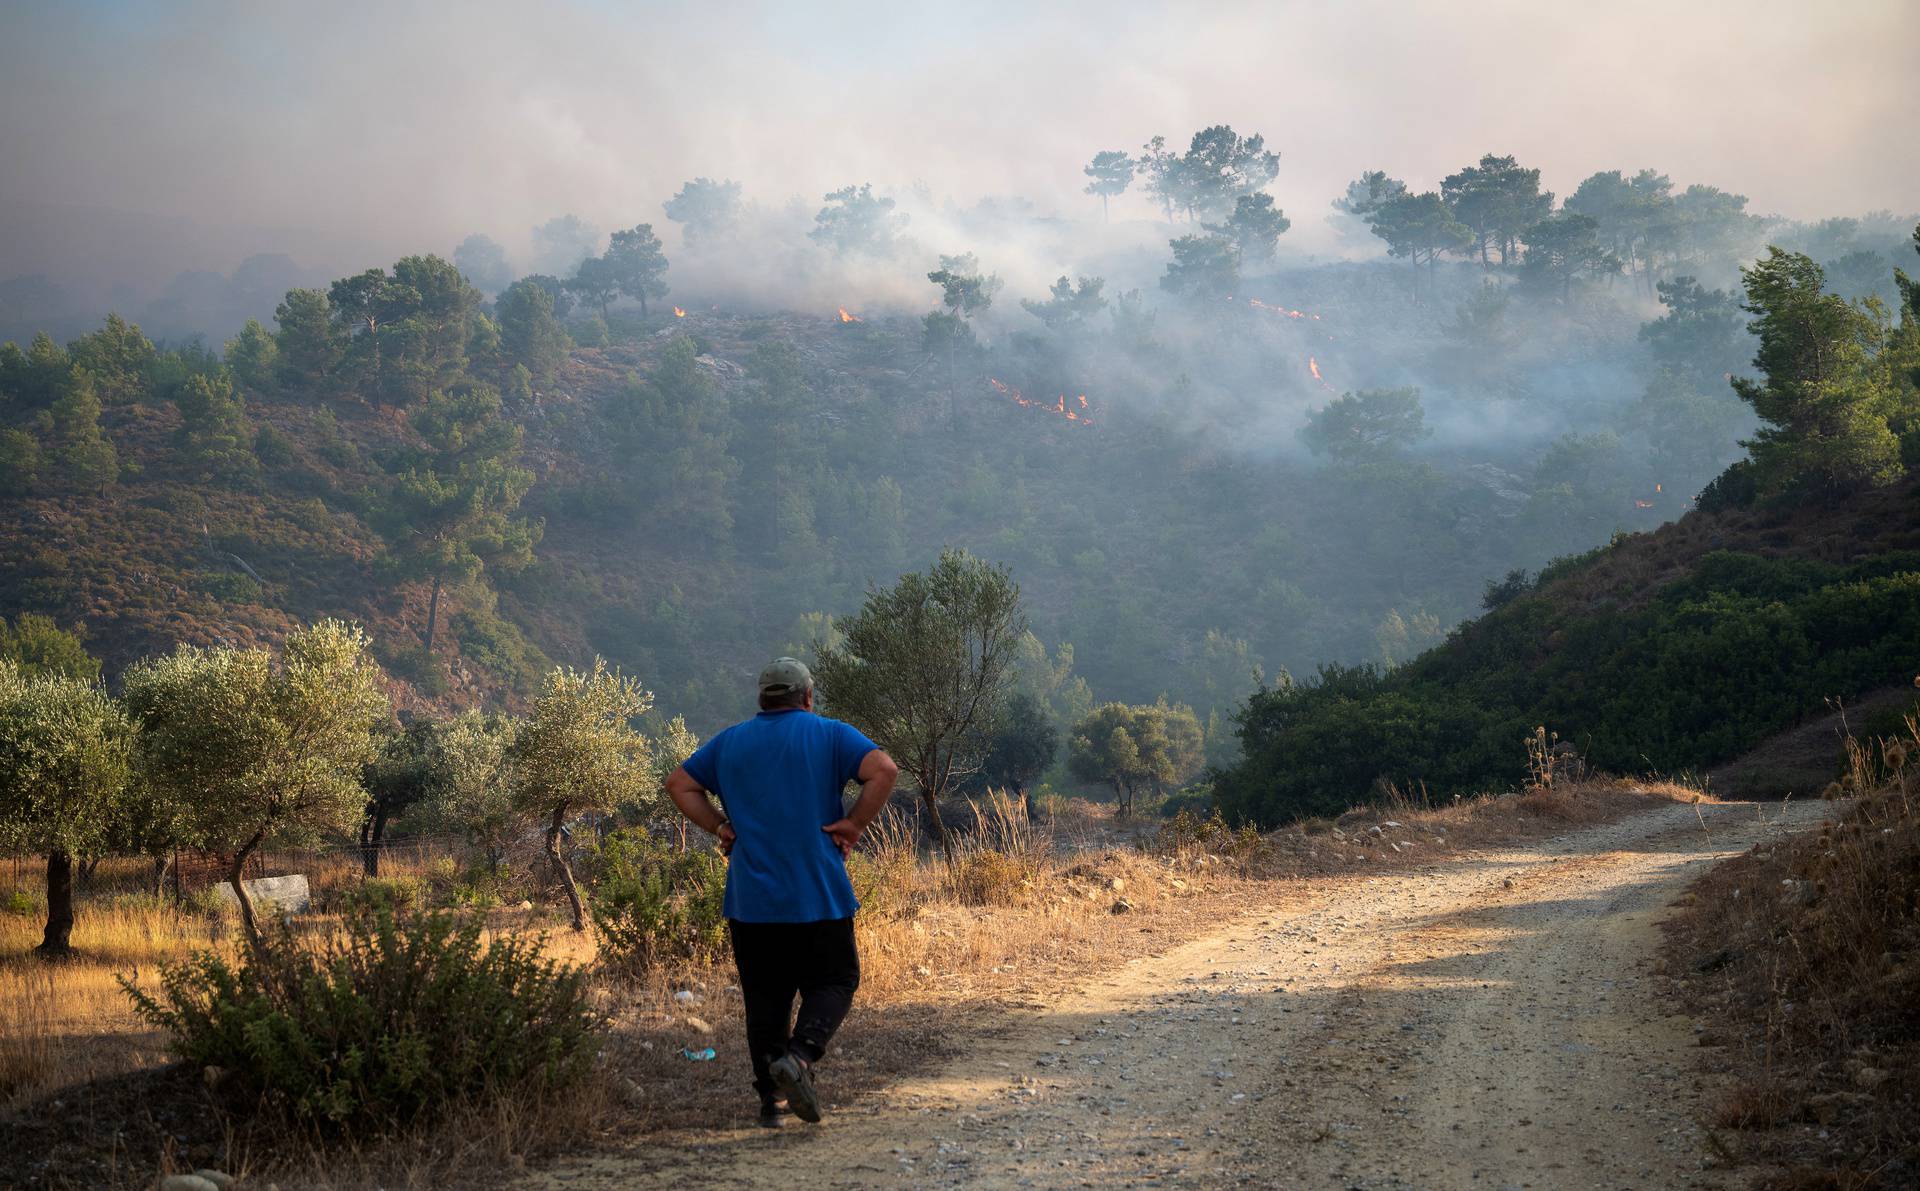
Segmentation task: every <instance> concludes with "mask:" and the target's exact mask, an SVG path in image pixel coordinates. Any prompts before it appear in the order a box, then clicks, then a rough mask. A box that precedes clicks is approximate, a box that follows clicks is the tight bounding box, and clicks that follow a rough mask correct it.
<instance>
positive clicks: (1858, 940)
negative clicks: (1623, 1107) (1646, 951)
mask: <svg viewBox="0 0 1920 1191" xmlns="http://www.w3.org/2000/svg"><path fill="white" fill-rule="evenodd" d="M1849 759H1850V764H1849V770H1848V774H1847V776H1846V777H1845V778H1844V779H1843V780H1842V781H1841V782H1839V783H1836V784H1835V785H1834V786H1833V787H1832V788H1831V789H1830V790H1829V794H1830V795H1831V796H1836V797H1845V798H1848V799H1849V800H1850V801H1849V804H1848V806H1847V807H1846V809H1845V810H1844V811H1843V812H1842V813H1841V815H1840V816H1839V817H1838V819H1837V820H1836V821H1835V822H1834V823H1832V824H1831V825H1829V826H1828V827H1826V828H1824V829H1822V831H1821V832H1820V833H1818V834H1817V835H1815V836H1809V837H1802V838H1799V839H1796V840H1793V841H1792V842H1790V843H1787V844H1785V845H1781V846H1773V845H1762V846H1761V847H1758V848H1756V849H1754V851H1753V852H1751V853H1748V854H1747V855H1745V856H1742V857H1739V858H1736V859H1735V860H1733V861H1730V862H1728V863H1727V864H1725V865H1722V866H1720V867H1719V868H1717V869H1716V870H1715V871H1714V872H1713V873H1711V874H1710V875H1709V876H1708V877H1706V878H1704V879H1703V880H1702V881H1701V882H1699V883H1698V884H1697V885H1696V886H1695V887H1694V889H1693V890H1692V891H1691V893H1690V894H1689V896H1688V899H1687V901H1688V903H1689V909H1688V910H1687V911H1686V912H1685V913H1684V914H1683V915H1682V916H1680V918H1679V919H1678V920H1677V921H1676V923H1675V925H1674V928H1673V937H1672V940H1671V942H1670V946H1669V955H1668V966H1669V969H1670V970H1671V971H1674V972H1677V973H1680V974H1681V975H1682V978H1683V980H1684V982H1685V989H1686V992H1687V995H1688V997H1689V999H1690V1001H1691V1002H1692V1003H1693V1005H1694V1007H1695V1009H1696V1012H1697V1013H1698V1015H1699V1016H1701V1017H1703V1018H1705V1019H1707V1020H1710V1021H1714V1022H1715V1023H1716V1025H1715V1026H1714V1028H1712V1029H1711V1030H1710V1031H1709V1032H1708V1033H1707V1034H1705V1035H1703V1036H1702V1042H1703V1044H1705V1045H1709V1046H1713V1047H1722V1046H1724V1047H1725V1048H1726V1050H1725V1051H1724V1052H1723V1053H1724V1054H1725V1060H1724V1061H1725V1064H1726V1067H1727V1069H1728V1071H1729V1073H1730V1074H1731V1076H1732V1077H1733V1078H1732V1083H1731V1086H1730V1088H1729V1090H1728V1091H1727V1093H1726V1095H1725V1097H1724V1099H1723V1102H1722V1103H1721V1105H1720V1106H1719V1108H1718V1109H1717V1111H1716V1112H1715V1114H1714V1123H1715V1124H1716V1125H1718V1126H1719V1127H1721V1128H1727V1129H1740V1130H1747V1131H1750V1132H1749V1133H1748V1134H1747V1137H1746V1145H1745V1147H1744V1148H1745V1149H1746V1150H1747V1151H1748V1156H1749V1157H1751V1158H1752V1159H1753V1160H1755V1161H1758V1162H1762V1163H1765V1164H1766V1166H1767V1170H1766V1173H1765V1174H1763V1175H1762V1176H1761V1178H1760V1179H1759V1180H1758V1185H1760V1186H1765V1187H1777V1188H1801V1187H1808V1188H1810V1187H1834V1188H1853V1187H1875V1186H1912V1185H1914V1182H1915V1180H1916V1179H1920V1112H1917V1111H1916V1104H1915V1102H1914V1088H1915V1087H1916V1086H1917V1082H1916V1081H1920V916H1917V914H1920V816H1917V815H1916V810H1920V805H1917V804H1920V721H1909V723H1908V731H1907V732H1906V734H1905V735H1904V736H1903V737H1901V738H1897V739H1896V738H1889V739H1886V740H1882V741H1878V742H1874V743H1873V744H1871V745H1861V744H1858V743H1851V745H1850V749H1849Z"/></svg>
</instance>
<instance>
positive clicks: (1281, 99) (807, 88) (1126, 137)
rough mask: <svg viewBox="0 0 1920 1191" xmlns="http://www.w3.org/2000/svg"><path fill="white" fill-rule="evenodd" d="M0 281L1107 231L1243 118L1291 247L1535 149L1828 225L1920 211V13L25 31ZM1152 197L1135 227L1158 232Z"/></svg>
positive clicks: (1546, 7) (596, 19) (797, 17)
mask: <svg viewBox="0 0 1920 1191" xmlns="http://www.w3.org/2000/svg"><path fill="white" fill-rule="evenodd" d="M5 25H6V29H7V34H6V36H5V37H3V38H0V160H4V162H5V163H6V165H5V169H4V171H0V274H5V273H13V272H20V271H24V270H27V269H38V270H47V271H56V272H57V271H58V270H59V269H60V267H61V264H62V262H61V261H59V260H49V259H47V258H48V256H49V255H50V254H53V255H58V254H63V253H65V254H78V255H84V254H85V252H86V251H87V249H88V243H87V238H86V237H84V236H81V237H78V238H72V237H69V238H61V237H49V236H45V235H39V234H36V232H35V228H36V226H38V225H37V224H36V223H35V221H36V220H39V221H42V222H43V223H44V221H45V220H47V219H48V218H50V214H49V213H55V214H60V213H67V214H71V213H76V212H87V211H107V212H121V213H125V212H137V213H140V214H142V215H143V216H152V217H157V218H159V219H161V220H163V221H168V222H165V223H164V224H163V226H167V227H174V228H177V229H181V230H180V234H179V236H178V242H179V244H180V245H181V246H182V248H181V251H183V252H184V251H186V250H187V247H188V246H191V248H192V250H193V251H195V252H201V253H208V252H221V251H225V252H229V253H230V254H231V255H230V257H229V258H228V259H212V260H207V261H205V262H204V264H205V265H206V266H207V267H214V268H222V269H224V268H230V267H231V266H232V264H233V263H234V261H235V260H237V259H238V257H239V255H242V254H244V253H246V252H251V251H272V250H289V251H294V252H296V253H299V254H303V259H307V260H316V261H326V262H327V263H332V262H334V261H339V262H340V263H342V264H343V265H346V264H360V263H373V262H376V261H383V260H389V259H392V257H393V256H395V255H397V254H399V253H403V252H409V251H441V252H445V251H448V250H449V249H450V248H451V247H452V245H453V244H454V243H456V242H457V241H458V240H459V238H460V237H462V236H464V235H465V234H466V233H467V232H470V231H476V230H477V231H485V232H488V233H490V234H492V235H494V236H495V237H496V238H499V239H501V240H502V241H503V242H505V243H507V244H508V246H509V248H510V250H511V249H516V248H518V247H519V246H521V245H523V244H524V243H525V240H526V236H527V230H528V228H530V227H531V225H533V224H534V223H536V222H539V221H542V220H544V219H546V218H548V217H550V216H552V215H555V214H558V213H560V212H566V211H571V212H577V213H578V214H580V215H581V216H583V217H585V218H586V219H588V220H590V221H592V222H594V223H596V224H598V225H599V226H600V227H601V228H603V229H606V228H612V227H616V226H627V225H630V224H632V223H636V222H641V221H651V222H654V223H656V224H660V225H664V224H665V223H666V221H665V220H664V218H663V216H662V215H661V211H660V203H661V201H662V200H663V199H665V198H666V197H667V196H668V195H670V194H671V193H672V192H673V191H674V190H675V189H676V188H677V187H678V186H679V184H680V183H681V182H682V181H684V180H685V179H687V178H689V177H692V176H695V175H706V176H712V177H723V176H724V177H732V178H737V179H739V180H740V181H742V182H743V183H745V186H746V191H747V193H748V195H749V196H750V197H752V198H754V199H756V200H757V201H759V202H760V203H762V204H765V205H769V206H779V205H782V204H785V203H788V202H789V201H791V200H793V199H794V198H795V197H796V196H798V197H799V198H800V199H801V200H802V201H805V202H807V203H808V204H810V205H817V201H818V198H819V195H820V194H821V193H822V192H823V191H825V190H828V189H831V188H833V187H837V186H840V185H843V184H846V183H848V182H857V181H872V182H873V183H875V184H876V186H877V187H880V188H882V189H887V188H892V189H894V190H905V189H907V188H910V187H914V186H916V185H919V186H921V187H924V188H925V190H927V191H930V192H931V193H932V194H933V195H934V196H937V197H938V198H940V199H943V200H944V199H949V198H950V199H951V200H952V201H954V202H956V203H959V204H963V205H964V204H970V203H972V202H975V201H977V200H979V199H981V198H983V197H988V196H1012V195H1019V196H1024V197H1026V198H1027V199H1029V200H1031V201H1032V203H1033V204H1034V207H1035V209H1036V210H1037V211H1039V212H1040V213H1042V214H1055V213H1057V214H1061V215H1065V216H1069V217H1072V218H1079V219H1095V218H1097V217H1098V202H1097V200H1095V199H1092V198H1090V197H1088V196H1085V195H1083V194H1081V193H1080V187H1081V185H1082V184H1083V183H1084V181H1085V179H1084V178H1083V177H1082V176H1081V174H1080V168H1081V166H1082V165H1083V164H1084V163H1085V162H1086V161H1087V159H1088V158H1089V157H1091V155H1092V154H1093V153H1094V152H1095V151H1096V150H1100V149H1109V148H1117V149H1126V150H1130V151H1131V150H1136V149H1137V148H1138V147H1139V146H1140V144H1141V143H1142V142H1143V141H1144V140H1145V139H1146V138H1147V137H1149V136H1151V135H1153V134H1155V133H1163V134H1165V135H1166V136H1167V137H1168V139H1169V140H1170V141H1172V142H1175V143H1180V144H1184V142H1185V140H1186V138H1187V136H1188V135H1189V134H1191V132H1192V131H1193V130H1194V129H1196V128H1198V127H1201V126H1203V125H1206V124H1211V123H1220V122H1225V123H1230V124H1232V125H1233V126H1234V127H1235V128H1236V129H1238V130H1240V131H1242V132H1255V131H1257V132H1260V133H1263V134H1265V136H1266V137H1267V139H1268V143H1269V145H1270V147H1273V148H1277V149H1279V150H1280V151H1281V153H1282V155H1283V156H1282V160H1281V169H1280V176H1279V178H1278V180H1277V181H1276V183H1275V184H1274V186H1273V187H1272V190H1273V191H1274V193H1275V194H1276V196H1277V197H1278V199H1279V202H1280V205H1281V206H1282V207H1283V208H1285V209H1286V210H1287V211H1288V213H1289V214H1290V215H1292V216H1293V218H1294V221H1295V227H1294V232H1293V233H1290V235H1291V237H1292V242H1293V244H1294V246H1295V247H1298V248H1302V249H1306V250H1311V249H1313V248H1314V247H1315V246H1316V245H1317V244H1319V243H1322V242H1323V241H1324V240H1325V238H1326V237H1327V234H1328V233H1327V229H1326V228H1325V225H1324V220H1323V216H1324V215H1325V213H1326V209H1327V203H1328V201H1329V200H1330V199H1331V198H1332V197H1333V196H1334V195H1335V194H1337V193H1338V192H1339V191H1340V189H1341V188H1342V187H1343V186H1344V184H1345V183H1346V181H1347V180H1348V179H1350V178H1352V177H1354V176H1355V175H1356V174H1358V173H1359V172H1360V171H1361V170H1364V169H1369V168H1384V169H1387V170H1388V171H1389V172H1391V173H1393V174H1396V175H1398V176H1401V177H1404V178H1406V179H1407V180H1408V181H1409V182H1411V183H1413V184H1415V185H1416V186H1418V187H1428V186H1433V185H1435V184H1437V183H1438V181H1439V179H1440V178H1441V177H1442V176H1443V175H1444V174H1446V173H1448V172H1451V171H1452V170H1454V169H1457V168H1458V167H1459V166H1461V165H1463V164H1466V163H1469V162H1471V161H1472V160H1474V159H1475V158H1477V157H1478V156H1479V155H1480V154H1482V153H1486V152H1497V153H1511V154H1514V155H1516V156H1518V157H1519V158H1520V159H1521V160H1522V162H1524V163H1526V164H1530V165H1537V166H1539V167H1541V168H1542V170H1543V171H1544V179H1543V181H1544V184H1545V185H1546V186H1548V187H1549V188H1551V189H1553V190H1555V191H1557V192H1559V193H1561V194H1565V193H1566V192H1568V191H1570V190H1571V189H1572V188H1573V186H1574V185H1575V184H1577V183H1578V181H1579V180H1580V179H1581V178H1582V177H1584V176H1585V175H1586V174H1588V173H1591V172H1593V171H1594V170H1599V169H1615V168H1618V169H1626V170H1629V171H1631V170H1634V169H1638V168H1640V167H1643V166H1652V167H1655V168H1657V169H1660V170H1662V171H1665V172H1667V173H1669V174H1670V175H1671V176H1672V177H1673V179H1674V181H1675V182H1676V184H1679V185H1685V184H1688V183H1692V182H1706V183H1710V184H1714V185H1718V186H1721V187H1723V188H1726V189H1729V190H1736V191H1739V192H1741V193H1744V194H1747V195H1749V196H1750V197H1751V199H1752V203H1751V207H1750V209H1751V210H1754V211H1756V212H1761V213H1779V214H1784V215H1787V216H1791V217H1794V218H1801V219H1813V218H1821V217H1825V216H1828V215H1836V214H1858V213H1860V212H1863V211H1867V210H1871V209H1875V208H1893V209H1896V210H1900V211H1905V210H1909V209H1911V208H1912V207H1914V206H1915V205H1916V200H1917V199H1920V138H1917V137H1915V136H1914V135H1913V133H1912V126H1913V119H1914V117H1915V116H1916V115H1920V71H1915V70H1914V69H1913V66H1912V55H1913V51H1914V47H1915V46H1920V4H1915V3H1914V2H1913V0H1829V2H1827V3H1821V4H1814V3H1809V2H1803V0H1788V2H1777V0H1737V2H1690V0H1623V2H1619V3H1614V4H1609V5H1588V4H1578V5H1576V4H1570V3H1568V4H1562V3H1539V2H1537V0H1473V2H1468V0H1449V2H1444V3H1384V2H1361V3H1337V4H1336V3H1331V2H1326V0H1321V2H1315V3H1271V2H1269V3H1259V4H1178V5H1176V4H1141V3H1124V2H1119V0H1110V2H1108V3H1104V4H1034V3H1031V2H1030V0H1029V2H1026V3H944V4H897V5H878V4H873V3H871V2H870V0H862V2H859V3H767V4H752V3H724V2H723V3H711V2H709V3H700V4H684V5H681V4H617V3H610V2H607V3H586V2H575V3H567V4H563V3H541V4H527V3H523V2H521V3H493V2H486V0H467V2H463V3H449V4H404V3H393V4H368V3H351V2H347V3H341V2H336V3H329V4H324V5H317V4H294V3H264V4H220V3H98V2H96V3H85V2H69V3H58V4H55V3H46V4H21V3H9V4H7V5H5ZM1150 215H1151V211H1150V210H1149V208H1148V207H1147V205H1146V202H1145V200H1144V199H1141V198H1139V197H1138V196H1137V195H1128V196H1126V197H1124V198H1123V199H1121V200H1120V201H1119V202H1118V203H1116V206H1115V217H1116V218H1117V219H1145V218H1148V217H1149V216H1150Z"/></svg>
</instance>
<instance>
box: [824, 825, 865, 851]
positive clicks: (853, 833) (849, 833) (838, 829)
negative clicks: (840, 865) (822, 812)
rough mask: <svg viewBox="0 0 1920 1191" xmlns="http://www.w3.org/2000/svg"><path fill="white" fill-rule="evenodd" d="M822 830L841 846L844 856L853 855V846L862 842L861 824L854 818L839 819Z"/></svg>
mask: <svg viewBox="0 0 1920 1191" xmlns="http://www.w3.org/2000/svg"><path fill="white" fill-rule="evenodd" d="M820 830H822V831H824V832H826V833H827V834H828V835H830V836H832V837H833V842H834V844H835V845H837V846H838V847H839V849H840V855H842V856H851V855H853V846H854V845H855V844H857V843H859V842H860V832H861V827H860V824H858V823H855V822H854V821H853V820H852V819H837V820H835V821H834V822H832V823H829V824H827V825H826V826H825V827H822V828H821V829H820Z"/></svg>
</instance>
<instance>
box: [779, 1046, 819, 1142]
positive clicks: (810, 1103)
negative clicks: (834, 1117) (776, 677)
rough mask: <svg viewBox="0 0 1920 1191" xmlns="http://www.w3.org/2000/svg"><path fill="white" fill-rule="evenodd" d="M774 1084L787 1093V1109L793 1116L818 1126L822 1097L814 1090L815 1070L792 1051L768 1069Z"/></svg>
mask: <svg viewBox="0 0 1920 1191" xmlns="http://www.w3.org/2000/svg"><path fill="white" fill-rule="evenodd" d="M767 1072H768V1074H770V1075H772V1076H773V1082H774V1083H776V1084H778V1085H780V1090H781V1091H782V1092H784V1093H786V1097H787V1107H789V1108H791V1109H792V1110H793V1115H794V1116H796V1117H799V1118H800V1119H801V1120H803V1121H806V1122H807V1123H808V1124H816V1123H818V1122H819V1120H820V1097H819V1096H818V1095H817V1094H816V1093H815V1092H814V1090H813V1069H812V1068H811V1067H809V1066H808V1065H807V1063H806V1062H805V1060H803V1059H801V1058H800V1057H799V1056H797V1055H795V1054H794V1053H792V1052H791V1051H789V1052H787V1053H786V1054H783V1055H781V1056H780V1057H779V1058H777V1059H775V1060H774V1061H773V1063H772V1064H771V1065H770V1066H769V1067H768V1068H767Z"/></svg>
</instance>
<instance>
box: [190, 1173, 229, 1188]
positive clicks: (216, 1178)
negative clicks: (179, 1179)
mask: <svg viewBox="0 0 1920 1191" xmlns="http://www.w3.org/2000/svg"><path fill="white" fill-rule="evenodd" d="M193 1173H194V1174H195V1175H196V1176H198V1177H200V1178H203V1179H205V1180H207V1181H208V1182H209V1183H212V1184H213V1185H214V1186H216V1187H219V1188H221V1189H222V1191H225V1189H226V1188H228V1187H231V1186H233V1185H234V1184H235V1183H236V1182H238V1181H239V1180H238V1179H235V1178H234V1177H233V1176H232V1175H230V1174H228V1173H226V1172H225V1171H223V1170H196V1171H194V1172H193Z"/></svg>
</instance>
